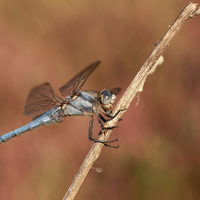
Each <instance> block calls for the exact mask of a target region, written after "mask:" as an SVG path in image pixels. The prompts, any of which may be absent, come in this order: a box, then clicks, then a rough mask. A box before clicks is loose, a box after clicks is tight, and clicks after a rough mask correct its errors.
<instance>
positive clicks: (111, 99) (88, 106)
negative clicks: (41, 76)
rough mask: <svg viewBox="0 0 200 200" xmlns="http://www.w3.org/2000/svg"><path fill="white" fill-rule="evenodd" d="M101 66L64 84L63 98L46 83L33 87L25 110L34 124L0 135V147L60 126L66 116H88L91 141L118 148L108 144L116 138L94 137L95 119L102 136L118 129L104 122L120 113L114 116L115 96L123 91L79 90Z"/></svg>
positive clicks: (86, 70)
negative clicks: (30, 132) (42, 127)
mask: <svg viewBox="0 0 200 200" xmlns="http://www.w3.org/2000/svg"><path fill="white" fill-rule="evenodd" d="M99 64H100V61H97V62H95V63H92V64H91V65H89V66H87V67H86V68H85V69H83V70H82V71H81V72H80V73H78V74H77V75H76V76H74V77H73V78H72V79H71V80H70V81H68V82H67V83H66V84H65V85H63V86H62V87H61V88H60V89H59V90H60V92H61V94H62V96H63V97H64V99H62V98H60V97H58V96H56V95H55V94H54V91H53V89H52V87H51V85H50V84H49V83H43V84H41V85H39V86H36V87H34V88H33V89H32V90H31V91H30V93H29V95H28V98H27V101H26V105H25V108H24V114H25V115H28V116H30V117H31V118H32V119H33V121H32V122H30V123H28V124H26V125H24V126H22V127H20V128H18V129H15V130H14V131H11V132H9V133H6V134H4V135H2V136H0V144H1V143H3V142H7V141H8V140H10V139H12V138H14V137H16V136H19V135H22V134H23V133H25V132H27V131H30V130H33V129H36V128H38V127H41V126H46V125H50V124H55V123H61V122H62V121H63V120H64V117H70V116H88V117H91V120H90V122H89V139H90V140H92V141H94V142H100V143H103V144H104V145H106V146H110V147H115V146H111V145H108V143H110V142H115V141H117V139H115V140H112V141H101V140H97V139H94V138H93V136H92V129H93V121H94V118H93V116H94V115H96V116H97V120H98V123H99V125H100V127H101V131H100V133H99V134H101V133H102V132H104V130H105V129H113V128H115V127H116V126H114V127H104V123H105V122H106V121H108V120H111V119H113V118H115V117H116V116H117V114H118V113H119V112H117V113H116V114H115V115H114V116H112V115H111V113H112V111H111V110H112V108H113V104H114V103H115V101H116V95H117V94H118V93H119V92H120V90H121V88H119V87H118V88H113V89H111V90H106V89H104V90H102V91H96V90H85V91H80V90H81V88H82V86H83V85H84V83H85V81H86V80H87V78H88V77H89V76H90V74H91V73H92V72H93V71H94V70H95V69H96V68H97V66H98V65H99Z"/></svg>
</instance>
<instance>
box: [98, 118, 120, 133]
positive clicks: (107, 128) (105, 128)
mask: <svg viewBox="0 0 200 200" xmlns="http://www.w3.org/2000/svg"><path fill="white" fill-rule="evenodd" d="M97 120H98V122H99V125H100V126H101V128H102V130H111V129H113V128H117V127H118V126H111V127H104V124H103V122H106V121H107V120H106V119H104V117H103V116H102V115H101V114H99V115H98V116H97ZM102 121H103V122H102ZM100 134H101V132H100V133H99V135H100Z"/></svg>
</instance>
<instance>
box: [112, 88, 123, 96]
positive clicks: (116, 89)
mask: <svg viewBox="0 0 200 200" xmlns="http://www.w3.org/2000/svg"><path fill="white" fill-rule="evenodd" d="M110 91H111V92H112V93H113V94H114V95H118V94H119V93H120V91H121V88H120V87H117V88H112V89H111V90H110Z"/></svg>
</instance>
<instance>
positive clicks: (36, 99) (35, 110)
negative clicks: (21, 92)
mask: <svg viewBox="0 0 200 200" xmlns="http://www.w3.org/2000/svg"><path fill="white" fill-rule="evenodd" d="M58 99H59V100H61V99H60V98H59V97H56V96H55V94H54V92H53V89H52V87H51V85H50V84H49V83H43V84H41V85H38V86H36V87H34V88H33V89H32V90H31V91H30V93H29V95H28V98H27V101H26V105H25V108H24V114H25V115H28V116H30V117H32V118H33V119H36V118H38V117H40V116H41V115H42V114H44V113H45V112H47V111H48V110H50V109H52V108H54V107H55V106H56V105H58V104H59V101H58Z"/></svg>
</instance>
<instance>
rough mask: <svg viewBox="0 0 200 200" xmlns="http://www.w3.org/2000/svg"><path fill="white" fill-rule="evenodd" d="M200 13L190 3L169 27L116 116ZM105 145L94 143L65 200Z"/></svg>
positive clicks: (103, 137)
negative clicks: (181, 31) (166, 51)
mask: <svg viewBox="0 0 200 200" xmlns="http://www.w3.org/2000/svg"><path fill="white" fill-rule="evenodd" d="M199 13H200V9H199V5H198V4H195V3H189V4H188V5H187V6H186V7H185V8H184V9H183V10H182V12H181V13H180V14H179V16H178V17H177V18H176V20H175V21H174V22H173V24H172V25H171V26H170V27H169V29H168V31H167V32H166V33H165V35H164V36H163V37H162V38H161V40H160V41H159V42H157V44H156V46H155V48H154V49H153V51H152V52H151V54H150V55H149V57H148V58H147V60H146V61H145V63H144V64H143V66H142V68H141V69H140V71H139V72H138V74H137V75H136V77H135V78H134V80H133V81H132V82H131V84H130V85H129V87H128V88H127V90H126V91H125V93H124V94H123V96H122V98H121V99H120V101H119V103H118V104H117V106H116V107H115V109H114V111H113V113H114V114H115V113H116V112H117V111H118V110H122V109H124V108H125V109H127V108H128V107H129V105H130V103H131V101H132V100H133V98H134V97H135V95H136V94H137V93H138V92H141V91H142V90H143V85H144V83H145V81H146V78H147V76H148V75H149V74H152V73H153V72H154V71H155V69H156V67H157V66H158V65H161V64H162V63H163V61H164V60H163V56H162V55H163V53H164V51H165V49H166V48H167V47H168V46H169V44H170V43H171V41H172V39H173V38H174V36H175V35H176V34H177V33H178V32H179V31H180V29H181V28H182V26H183V24H184V23H185V22H186V21H187V20H188V19H191V18H194V17H195V16H196V15H198V14H199ZM124 112H125V111H122V112H120V113H119V114H118V115H117V117H115V118H114V119H113V120H112V121H109V122H108V123H106V124H105V126H116V124H117V122H118V120H119V118H120V117H121V116H122V114H123V113H124ZM111 132H112V130H109V131H105V134H101V135H100V136H99V138H98V139H99V140H107V139H108V137H109V136H110V134H111ZM102 147H103V144H101V143H94V144H93V146H92V148H91V149H90V151H89V153H88V155H87V156H86V158H85V160H84V162H83V164H82V166H81V167H80V169H79V171H78V173H77V175H76V176H75V178H74V180H73V182H72V184H71V186H70V188H69V189H68V191H67V193H66V195H65V196H64V198H63V200H72V199H74V197H75V195H76V193H77V192H78V189H79V188H80V186H81V184H82V182H83V180H84V179H85V177H86V176H87V174H88V172H89V170H90V169H91V167H92V165H93V163H94V162H95V161H96V159H97V158H98V157H99V155H100V153H101V150H102Z"/></svg>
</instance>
